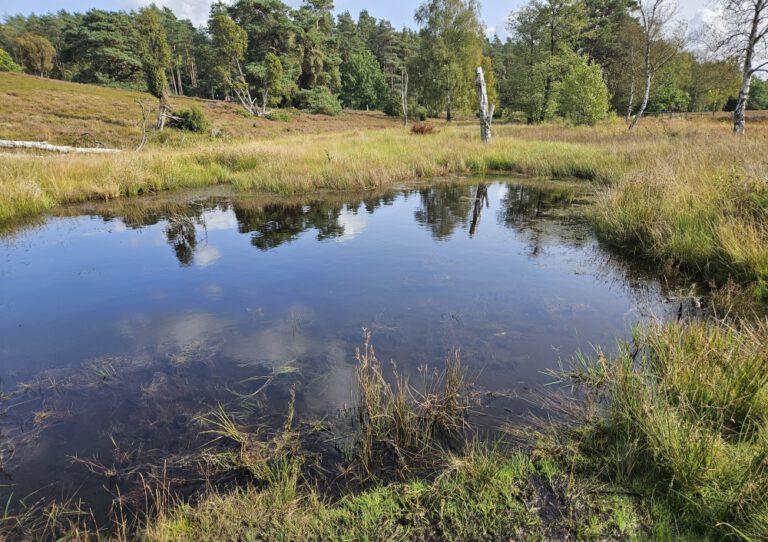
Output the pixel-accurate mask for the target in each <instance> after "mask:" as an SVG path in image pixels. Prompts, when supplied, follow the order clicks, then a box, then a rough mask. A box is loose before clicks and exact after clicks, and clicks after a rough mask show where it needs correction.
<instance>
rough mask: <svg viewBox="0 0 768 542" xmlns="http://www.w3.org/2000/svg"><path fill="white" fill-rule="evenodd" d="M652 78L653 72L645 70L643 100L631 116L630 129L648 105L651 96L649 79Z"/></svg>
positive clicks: (635, 124)
mask: <svg viewBox="0 0 768 542" xmlns="http://www.w3.org/2000/svg"><path fill="white" fill-rule="evenodd" d="M652 79H653V74H652V73H651V71H650V70H648V69H647V70H646V72H645V91H644V92H643V102H642V103H641V104H640V109H638V110H637V113H635V116H634V117H632V123H631V124H630V125H629V129H630V130H634V129H635V127H636V126H637V123H638V122H640V119H641V118H642V117H643V114H644V113H645V109H646V108H647V107H648V99H649V98H650V96H651V80H652Z"/></svg>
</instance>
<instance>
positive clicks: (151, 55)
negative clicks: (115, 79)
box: [137, 7, 171, 130]
mask: <svg viewBox="0 0 768 542" xmlns="http://www.w3.org/2000/svg"><path fill="white" fill-rule="evenodd" d="M137 21H138V25H139V35H140V40H139V43H140V46H141V67H142V71H143V72H144V78H145V80H146V83H147V90H148V91H149V93H150V94H152V95H153V96H154V97H155V98H157V99H158V100H159V102H160V106H159V110H158V115H157V128H158V129H159V130H162V129H163V128H164V127H165V122H166V119H167V118H168V114H169V112H170V104H169V103H168V93H169V89H168V78H167V77H166V72H165V70H166V67H167V66H168V64H169V63H170V61H171V51H170V48H169V47H168V41H167V39H166V36H165V29H164V28H163V26H162V25H161V24H160V18H159V17H158V14H157V9H156V8H154V7H149V8H144V9H142V10H141V11H140V12H139V15H138V18H137Z"/></svg>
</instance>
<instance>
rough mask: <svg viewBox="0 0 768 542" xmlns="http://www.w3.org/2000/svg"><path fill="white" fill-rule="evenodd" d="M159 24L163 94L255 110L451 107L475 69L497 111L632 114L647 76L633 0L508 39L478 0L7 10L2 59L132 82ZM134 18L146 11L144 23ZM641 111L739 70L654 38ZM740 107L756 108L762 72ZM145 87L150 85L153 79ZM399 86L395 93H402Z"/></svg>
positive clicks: (53, 73) (465, 92)
mask: <svg viewBox="0 0 768 542" xmlns="http://www.w3.org/2000/svg"><path fill="white" fill-rule="evenodd" d="M147 10H151V11H152V16H151V17H150V18H149V20H152V21H155V20H156V21H157V23H158V24H159V25H160V26H161V27H162V29H161V30H162V32H160V33H159V34H158V35H161V36H164V37H162V39H163V40H165V43H166V44H167V55H166V54H165V45H163V46H162V47H163V48H162V50H163V53H164V54H163V55H160V57H159V60H161V61H162V63H163V64H164V65H163V66H155V69H159V70H161V71H163V72H164V84H165V85H167V90H168V92H169V93H170V94H171V95H185V96H197V97H204V98H209V99H225V100H231V101H234V102H239V103H240V104H242V105H243V107H244V109H245V111H247V112H248V113H249V114H253V115H265V114H268V113H269V111H270V108H275V107H289V106H293V107H304V108H307V109H313V110H316V111H318V112H324V113H330V114H333V113H334V112H336V111H339V110H340V108H341V106H343V107H348V108H353V109H371V110H382V111H385V112H387V113H388V114H391V115H401V114H402V113H403V108H404V104H407V106H408V108H409V109H410V111H412V112H414V111H415V112H422V111H423V113H419V114H420V115H430V116H435V117H436V116H440V115H443V114H445V115H446V116H447V117H448V119H449V120H450V118H451V117H452V116H453V115H454V114H455V113H456V112H463V113H470V112H472V111H473V110H474V109H475V108H476V96H475V93H474V92H475V91H474V75H473V74H474V71H475V69H476V67H477V66H483V67H484V69H485V72H486V77H487V80H488V85H489V95H490V100H491V101H492V102H493V103H494V104H495V105H496V112H497V116H504V117H506V118H507V119H509V120H514V119H517V120H520V121H525V122H538V121H543V120H547V119H552V118H556V117H557V118H564V119H566V120H568V121H570V122H573V123H577V124H581V123H585V124H591V123H594V122H596V121H598V120H600V119H601V118H603V117H605V116H606V115H607V114H608V113H609V111H611V110H612V111H614V112H616V113H617V114H618V115H621V116H625V115H626V116H627V117H628V118H629V116H630V115H631V114H632V113H633V110H636V109H637V107H638V105H639V101H640V100H639V95H640V94H641V90H642V89H641V87H642V85H643V57H642V54H641V50H642V46H643V43H642V41H643V28H642V26H641V24H640V19H639V18H638V5H637V4H635V2H634V0H530V1H529V2H528V3H527V4H525V5H524V6H523V7H522V8H520V9H518V10H516V11H514V12H512V13H511V14H510V17H509V26H508V30H509V36H508V37H507V38H506V39H505V40H502V39H501V38H499V37H498V36H488V35H487V33H486V30H485V28H484V26H483V24H482V22H481V20H480V17H479V6H478V4H477V2H476V1H475V0H426V1H425V2H423V4H422V5H421V6H420V7H419V8H418V10H417V11H416V13H415V21H414V23H415V29H410V28H403V29H396V28H394V27H393V25H392V24H391V23H390V22H389V21H387V20H384V19H377V18H375V17H373V16H372V15H371V14H370V13H369V12H368V11H365V10H363V11H361V12H360V13H359V15H358V16H357V18H355V17H353V15H352V14H350V13H349V12H343V13H339V14H335V13H334V11H333V3H332V0H304V2H303V4H302V5H301V6H300V7H298V8H292V7H290V6H288V5H287V4H285V3H283V2H282V1H281V0H234V1H233V2H231V3H227V4H224V3H215V4H214V5H213V6H212V7H211V12H210V17H209V20H208V23H207V24H206V25H205V26H203V27H200V28H196V27H195V26H194V25H193V24H192V23H191V22H190V21H188V20H185V19H180V18H178V17H177V16H176V15H175V14H174V13H173V12H172V11H171V10H170V9H168V8H158V7H155V6H151V7H150V8H145V9H144V10H142V11H141V12H125V11H104V10H99V9H92V10H90V11H87V12H85V13H70V12H68V11H65V10H61V11H59V12H57V13H48V14H45V15H29V16H24V15H11V16H6V18H5V19H4V22H3V23H2V24H1V25H0V59H2V61H1V62H0V66H2V67H0V69H4V70H18V69H19V67H21V68H23V69H24V70H25V71H26V72H28V73H30V74H34V75H38V76H44V77H52V78H57V79H63V80H67V81H76V82H82V83H92V84H99V85H109V86H119V87H125V88H134V89H141V90H153V89H148V87H147V84H148V82H152V81H155V80H157V79H158V77H160V74H159V73H157V74H155V76H154V78H152V77H150V78H148V77H147V74H146V70H147V65H148V64H147V56H146V54H142V51H146V44H145V43H143V42H142V31H141V27H142V24H145V25H146V21H147V20H148V17H149V15H148V13H147ZM142 21H144V23H142ZM653 46H654V47H655V48H657V49H658V50H662V49H663V50H664V51H665V55H666V56H665V62H664V63H663V65H660V66H659V67H658V70H656V71H655V72H654V75H653V85H652V87H651V89H650V93H649V96H648V103H647V111H649V112H661V111H664V112H689V111H691V112H692V111H713V112H714V111H718V110H723V109H724V108H727V107H728V106H729V105H730V106H733V103H734V101H735V99H736V98H735V97H736V96H737V95H738V92H739V84H740V68H739V66H738V65H737V63H736V62H735V61H732V60H711V59H705V58H703V57H700V56H698V55H697V54H696V53H694V52H692V51H691V50H687V49H686V48H684V47H682V46H681V44H680V43H677V42H675V41H674V40H672V39H667V38H666V37H664V36H661V37H659V38H658V39H657V40H656V42H655V43H654V44H653ZM755 81H756V82H755V84H754V85H753V89H754V90H753V95H752V96H751V98H750V100H749V102H748V107H750V108H763V107H765V106H766V102H768V100H766V99H765V96H764V95H765V94H766V92H765V83H764V82H762V81H761V80H759V79H756V80H755ZM154 90H155V91H156V90H157V89H154ZM404 98H405V99H404Z"/></svg>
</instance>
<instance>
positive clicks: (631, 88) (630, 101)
mask: <svg viewBox="0 0 768 542" xmlns="http://www.w3.org/2000/svg"><path fill="white" fill-rule="evenodd" d="M633 105H635V78H634V77H633V78H632V82H631V83H630V84H629V99H628V100H627V117H626V122H627V124H629V122H630V121H631V120H632V106H633Z"/></svg>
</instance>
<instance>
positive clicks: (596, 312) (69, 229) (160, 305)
mask: <svg viewBox="0 0 768 542" xmlns="http://www.w3.org/2000/svg"><path fill="white" fill-rule="evenodd" d="M580 190H581V189H580V188H579V187H578V185H572V184H569V183H561V182H546V183H543V182H527V181H525V182H524V181H520V180H509V179H486V180H485V182H483V183H482V184H478V182H477V181H472V182H468V181H465V182H442V183H437V184H434V185H422V186H416V187H412V188H402V189H396V190H391V191H387V192H382V193H376V194H363V195H355V194H346V195H327V196H316V197H311V198H305V199H296V200H290V199H289V200H285V199H283V200H280V199H276V198H265V197H263V196H243V195H238V196H237V197H234V196H229V195H223V196H211V195H210V194H197V195H194V194H193V195H189V194H187V195H182V196H173V197H166V198H154V199H152V198H148V199H142V200H136V201H134V202H130V203H128V204H124V205H123V206H122V207H112V208H106V207H105V208H100V209H89V210H82V209H80V210H78V209H74V210H70V214H72V215H73V216H60V217H52V218H49V219H47V220H46V221H45V223H44V224H42V225H38V226H35V227H32V228H28V229H26V230H23V231H18V232H16V233H14V234H13V235H8V236H6V237H5V238H3V239H2V240H0V377H1V378H2V383H3V388H4V390H5V391H6V392H12V391H13V390H18V389H19V388H18V387H17V386H19V385H21V386H23V387H24V388H23V389H24V392H23V393H18V392H17V394H16V395H15V396H14V397H13V398H12V399H8V400H7V401H6V402H5V405H4V408H5V409H7V412H6V416H5V417H4V418H3V419H2V420H1V421H0V423H2V434H3V439H2V441H0V447H2V448H1V449H2V456H3V469H4V472H3V481H2V485H0V497H3V498H7V496H8V495H11V494H13V495H15V496H17V497H18V496H23V495H28V494H30V493H32V492H35V491H39V493H36V495H45V496H58V497H62V496H70V495H72V494H77V495H79V496H81V497H82V498H83V499H85V500H86V501H87V502H89V503H90V504H92V505H93V506H95V507H96V508H98V507H99V506H105V503H106V502H107V500H108V499H107V500H105V497H104V496H105V495H106V494H108V493H109V492H110V491H111V492H114V486H113V485H112V484H111V483H109V482H105V480H104V478H103V477H102V476H101V475H100V474H99V473H98V472H97V473H94V472H92V471H93V470H94V469H93V468H89V467H88V465H86V464H84V463H83V462H82V461H73V458H74V457H77V458H80V459H95V460H97V462H99V463H104V464H108V465H111V466H113V467H114V469H115V470H116V471H117V472H118V475H117V477H116V478H118V479H120V480H121V481H123V482H126V483H127V482H128V481H129V480H130V478H131V476H133V475H134V474H135V473H136V472H138V471H140V470H141V468H143V466H147V465H157V464H159V463H162V462H163V461H165V460H167V459H168V458H174V457H179V456H180V455H184V454H190V455H191V454H194V453H195V451H199V449H200V446H201V445H202V444H203V443H202V442H201V437H200V434H199V430H200V428H199V425H196V424H195V422H194V420H195V417H196V416H198V415H200V414H203V413H205V412H208V411H210V410H211V408H213V407H214V406H215V405H216V404H217V403H222V404H225V405H229V404H231V403H232V402H233V401H234V402H236V401H238V400H241V398H242V397H243V396H247V395H250V394H253V393H254V392H256V391H258V390H261V391H259V394H258V401H259V416H260V417H261V418H263V419H264V420H269V419H273V420H275V421H279V419H281V417H282V416H284V414H285V410H286V405H287V401H288V397H289V389H290V388H291V387H293V388H295V390H296V402H297V411H298V413H299V415H300V416H302V417H304V418H305V419H309V418H320V417H327V418H328V417H333V416H335V415H337V413H338V412H339V410H340V409H342V408H343V407H344V406H345V405H349V404H350V401H351V400H352V399H353V373H354V351H355V347H356V346H359V345H360V344H361V340H362V330H363V328H367V329H369V330H371V332H372V336H373V343H374V344H375V346H376V348H377V352H378V354H379V357H380V358H381V359H382V360H390V359H391V360H395V361H396V362H397V363H398V365H399V366H400V367H401V368H402V369H403V370H404V371H414V370H415V369H416V368H417V367H418V366H420V365H421V364H424V363H430V364H434V363H438V364H439V362H440V360H441V359H443V358H444V357H445V356H446V355H447V354H448V353H449V352H451V350H452V349H454V348H460V349H461V353H462V358H463V360H464V364H465V365H466V366H467V367H468V368H469V370H470V372H471V374H473V375H474V377H475V378H474V379H475V381H476V383H477V386H478V387H479V388H480V389H484V390H489V391H513V392H523V391H526V392H529V393H530V392H531V390H537V389H539V387H540V386H541V385H542V384H544V383H546V382H547V381H548V380H550V377H547V376H545V375H544V374H543V371H544V370H546V369H547V368H553V367H555V366H556V365H557V364H558V362H559V361H560V360H564V361H566V362H567V360H568V359H569V358H570V357H571V356H572V355H573V354H574V353H575V352H577V351H579V350H586V351H591V350H592V348H593V347H595V346H598V345H602V346H604V347H606V348H608V349H611V348H613V347H614V345H615V344H616V341H617V339H618V338H627V337H628V335H629V331H630V328H631V326H632V325H633V324H634V323H636V322H638V321H639V320H641V319H643V318H648V317H651V316H658V317H664V315H665V314H666V312H667V311H668V307H667V306H666V305H664V304H663V302H662V299H663V292H662V291H661V288H660V287H659V286H658V285H657V284H656V283H655V282H653V281H652V280H649V279H648V277H645V276H643V275H642V274H639V273H638V272H636V271H632V270H631V268H630V264H628V263H626V262H624V261H622V260H620V259H617V258H615V257H613V256H611V255H610V254H608V253H607V252H606V251H604V250H603V249H602V248H601V247H600V246H599V245H598V243H597V242H596V240H595V239H594V237H593V235H592V233H591V232H590V230H589V228H588V227H587V225H586V224H585V223H584V220H583V218H582V217H581V215H582V210H583V209H584V207H585V205H586V202H585V196H584V194H583V193H581V192H580ZM286 367H287V368H288V370H286V369H285V368H286ZM270 376H271V377H272V378H270ZM255 377H264V378H255ZM265 383H267V384H268V385H267V386H266V387H265V388H264V389H261V388H262V386H263V385H264V384H265ZM526 404H527V403H525V402H519V401H518V402H515V401H510V402H509V404H508V405H507V406H505V407H504V408H505V409H506V411H507V412H513V411H518V410H521V409H524V408H527V407H526V406H525V405H526ZM97 470H98V469H97ZM111 482H114V480H112V481H111Z"/></svg>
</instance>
